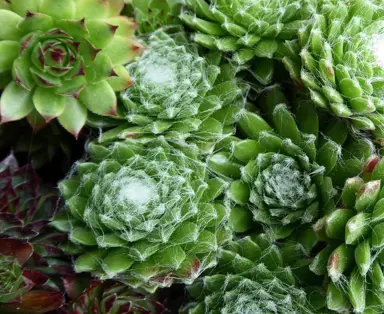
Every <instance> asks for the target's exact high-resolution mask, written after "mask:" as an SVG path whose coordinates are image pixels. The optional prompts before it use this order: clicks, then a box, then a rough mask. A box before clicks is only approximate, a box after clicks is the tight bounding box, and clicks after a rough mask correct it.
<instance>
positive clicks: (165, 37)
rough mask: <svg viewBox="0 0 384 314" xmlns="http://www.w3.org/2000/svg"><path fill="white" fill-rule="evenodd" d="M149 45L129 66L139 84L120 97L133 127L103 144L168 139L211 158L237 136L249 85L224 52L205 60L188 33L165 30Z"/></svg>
mask: <svg viewBox="0 0 384 314" xmlns="http://www.w3.org/2000/svg"><path fill="white" fill-rule="evenodd" d="M145 45H146V46H147V47H149V49H148V50H147V51H145V52H144V54H143V55H142V56H141V57H140V58H138V59H137V60H136V61H135V62H132V63H130V64H128V66H127V70H128V72H129V73H130V75H131V77H132V79H133V81H134V82H135V84H134V85H133V86H132V87H130V88H128V89H127V90H125V91H123V92H122V93H121V95H120V98H121V101H122V104H123V106H122V107H124V108H122V109H121V110H122V111H123V112H124V115H125V116H124V120H125V121H127V120H128V122H129V123H128V124H125V125H121V126H119V127H117V128H115V129H113V130H110V131H108V132H105V133H104V134H103V135H102V137H101V140H102V141H107V140H111V139H115V140H116V139H125V138H131V137H134V138H137V139H141V140H143V141H145V140H146V139H148V138H153V137H155V136H159V135H164V136H165V138H167V139H168V140H169V141H170V142H173V143H177V144H178V145H181V146H191V145H192V146H196V147H197V148H199V149H200V150H201V153H207V152H209V151H210V150H211V149H212V148H213V146H214V144H215V143H216V142H217V141H218V140H219V139H222V138H223V137H226V136H230V135H232V134H233V123H234V122H235V120H236V118H237V116H236V112H237V108H238V107H241V105H242V104H243V97H244V96H245V94H246V91H247V86H245V85H244V84H242V83H240V81H239V80H238V79H236V78H235V74H236V72H235V69H234V67H232V66H231V65H230V64H228V63H225V62H224V61H225V60H223V57H222V55H221V53H212V54H209V55H206V56H205V58H202V57H201V56H200V54H199V49H198V47H197V46H196V45H195V44H192V43H189V42H188V41H187V39H186V38H185V35H184V34H183V33H182V32H176V33H175V34H170V35H169V34H167V33H165V29H160V30H158V31H156V32H154V33H152V34H151V35H150V36H149V39H147V41H146V42H145ZM135 125H136V126H135Z"/></svg>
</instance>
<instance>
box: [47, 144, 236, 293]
mask: <svg viewBox="0 0 384 314" xmlns="http://www.w3.org/2000/svg"><path fill="white" fill-rule="evenodd" d="M88 152H89V154H90V160H89V161H88V162H79V163H78V164H77V165H76V174H74V175H73V176H71V177H70V178H69V179H67V180H64V181H62V182H61V183H60V185H59V186H60V191H61V193H62V195H63V197H64V199H65V200H66V207H67V209H68V210H67V211H64V212H63V213H62V214H61V215H58V216H56V218H55V219H54V221H53V222H52V226H54V227H56V228H58V229H59V230H60V231H66V232H68V233H69V240H70V241H71V242H72V243H73V244H72V246H75V248H74V251H76V253H77V255H79V257H78V258H77V259H76V261H75V271H76V272H92V273H93V274H95V275H96V276H98V277H100V278H102V279H105V278H109V279H111V278H113V279H117V280H120V281H122V282H124V283H127V284H129V285H130V286H132V287H134V288H136V287H140V288H144V289H147V290H148V291H154V290H156V288H157V287H167V286H169V285H170V284H171V283H172V282H185V283H191V282H193V281H194V279H196V278H197V277H198V276H199V275H200V273H201V272H202V271H204V270H205V269H207V268H209V267H212V266H214V265H215V263H216V251H217V249H218V247H219V246H220V245H221V244H222V243H224V242H226V241H227V240H228V239H229V238H230V237H231V232H230V230H229V229H228V228H227V226H226V224H224V222H225V220H226V219H227V216H228V215H227V212H228V211H227V209H226V207H225V206H224V205H223V204H221V203H220V202H214V200H215V199H216V198H217V197H218V196H220V194H221V192H222V191H223V190H224V188H225V182H224V181H223V180H221V179H219V178H211V179H210V178H209V177H208V171H207V169H206V165H205V164H204V163H202V162H200V161H198V160H197V158H196V156H195V155H193V154H192V153H193V152H191V151H185V152H183V151H181V150H179V149H176V148H174V147H172V146H171V145H170V144H169V143H168V142H167V141H166V140H165V139H164V138H162V137H159V138H158V139H156V140H152V141H150V142H147V143H145V144H143V143H140V142H138V141H135V140H132V139H131V140H127V141H125V142H115V143H112V144H107V145H100V144H96V143H91V144H90V145H89V147H88Z"/></svg>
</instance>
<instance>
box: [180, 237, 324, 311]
mask: <svg viewBox="0 0 384 314" xmlns="http://www.w3.org/2000/svg"><path fill="white" fill-rule="evenodd" d="M284 257H285V256H284V254H283V252H282V251H281V250H280V249H279V247H278V246H277V245H276V244H274V243H273V241H270V239H269V238H268V237H267V236H266V235H265V234H258V235H251V236H246V237H244V238H242V239H239V240H235V241H231V242H229V243H228V245H227V246H225V247H224V248H221V249H220V250H219V254H218V265H217V267H215V268H214V269H213V270H208V271H207V272H206V273H205V274H204V275H203V276H202V277H201V278H199V279H197V280H196V281H195V283H193V284H192V285H191V286H189V287H188V292H189V296H190V299H191V302H190V303H188V304H187V305H186V306H185V307H184V308H183V309H182V310H181V313H183V314H184V313H188V314H206V313H226V314H227V313H228V314H229V313H233V314H244V313H275V314H314V313H323V314H324V313H328V312H327V310H326V309H323V308H322V306H323V304H324V302H322V301H321V299H322V298H323V297H322V296H321V295H317V296H316V297H315V295H314V293H313V291H311V292H310V291H306V290H305V289H304V288H302V287H300V283H299V282H298V281H297V279H296V275H295V274H294V273H293V269H292V268H291V267H290V266H289V265H287V264H286V261H285V259H284ZM319 297H320V299H319ZM311 299H312V300H311ZM315 299H317V300H320V302H319V303H317V302H316V301H315ZM311 301H312V302H311ZM316 304H317V305H316Z"/></svg>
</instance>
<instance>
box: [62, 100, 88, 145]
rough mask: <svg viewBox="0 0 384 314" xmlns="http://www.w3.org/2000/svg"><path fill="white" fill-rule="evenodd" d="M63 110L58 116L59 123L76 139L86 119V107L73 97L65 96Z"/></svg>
mask: <svg viewBox="0 0 384 314" xmlns="http://www.w3.org/2000/svg"><path fill="white" fill-rule="evenodd" d="M64 102H65V109H64V112H63V113H62V114H61V115H60V116H59V117H58V121H59V122H60V124H61V125H62V126H63V127H64V128H65V129H66V130H67V131H68V132H70V133H71V134H73V135H74V136H75V138H76V139H77V137H78V135H79V132H80V131H81V129H82V128H83V126H84V124H85V121H86V120H87V109H86V108H85V106H83V105H82V104H81V103H80V102H79V101H78V100H77V99H76V98H74V97H65V99H64Z"/></svg>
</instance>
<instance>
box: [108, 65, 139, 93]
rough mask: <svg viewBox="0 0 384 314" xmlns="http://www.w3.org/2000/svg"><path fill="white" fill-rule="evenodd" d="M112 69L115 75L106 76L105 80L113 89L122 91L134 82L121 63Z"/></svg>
mask: <svg viewBox="0 0 384 314" xmlns="http://www.w3.org/2000/svg"><path fill="white" fill-rule="evenodd" d="M113 70H114V72H115V74H116V75H117V76H111V77H108V78H107V82H108V83H109V85H111V87H112V88H113V90H114V91H116V92H117V91H123V90H125V89H127V88H129V87H131V86H132V85H133V84H134V82H133V80H132V79H131V77H130V76H129V73H128V70H127V69H126V68H125V67H124V66H123V65H120V66H117V67H115V68H114V69H113Z"/></svg>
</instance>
